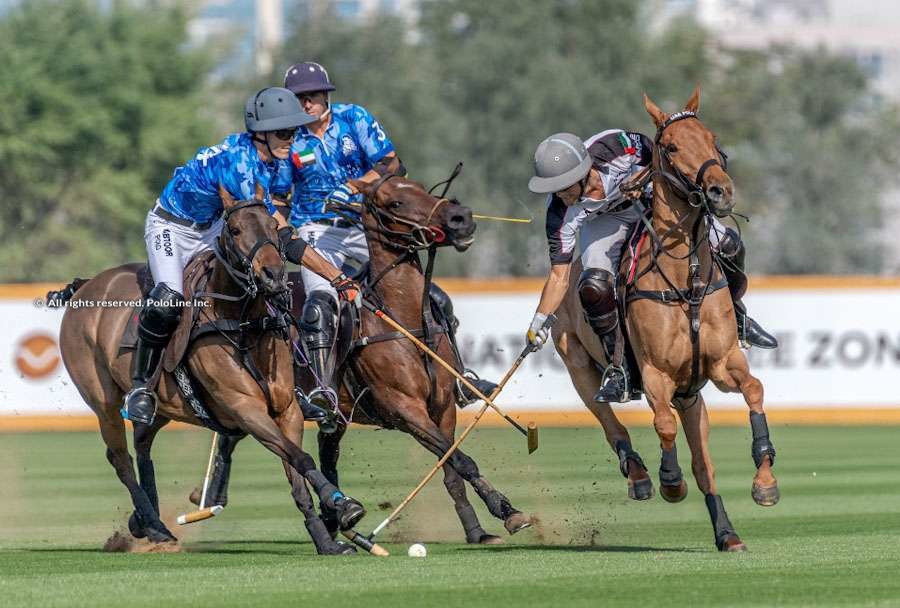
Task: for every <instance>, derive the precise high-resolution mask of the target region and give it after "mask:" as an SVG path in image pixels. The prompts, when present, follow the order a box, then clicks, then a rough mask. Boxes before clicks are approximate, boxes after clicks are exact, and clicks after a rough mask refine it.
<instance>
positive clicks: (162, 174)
mask: <svg viewBox="0 0 900 608" xmlns="http://www.w3.org/2000/svg"><path fill="white" fill-rule="evenodd" d="M97 5H98V3H97V2H90V1H88V0H71V1H56V0H37V1H33V2H27V3H22V4H21V5H20V6H19V7H17V8H14V9H13V10H11V11H10V12H9V13H7V14H6V15H5V16H4V18H3V20H2V21H0V56H2V57H4V61H3V62H2V63H0V105H2V107H3V109H4V110H3V113H2V115H0V166H2V167H3V169H2V171H0V200H2V201H3V204H2V207H0V238H2V239H3V242H4V247H3V250H2V253H0V280H26V281H27V280H59V279H67V278H71V277H72V276H73V275H75V274H81V275H90V274H91V273H94V272H97V271H99V270H101V269H102V268H104V267H108V266H112V265H116V264H120V263H123V262H126V261H130V260H135V259H142V258H144V257H145V253H144V245H143V240H142V239H141V234H142V232H143V229H142V227H143V218H144V216H145V215H146V213H147V210H148V209H149V208H150V206H151V205H152V203H153V200H154V199H155V197H156V196H157V195H158V193H159V191H160V190H161V189H162V187H163V186H164V185H165V183H166V181H167V180H168V178H169V177H170V176H171V173H172V169H173V167H174V166H175V165H176V164H177V163H179V162H182V161H183V160H184V159H185V158H187V157H188V156H189V155H190V154H191V153H192V152H193V151H194V150H195V149H196V148H197V147H198V146H199V145H201V144H203V143H206V142H207V140H208V138H209V133H210V129H209V125H208V124H207V123H206V122H205V121H204V120H203V119H202V117H201V114H200V112H201V110H202V105H203V104H202V102H201V99H200V97H199V93H200V86H201V85H202V82H203V77H204V75H205V74H206V72H207V70H208V66H209V60H208V58H207V57H206V56H205V55H204V54H203V53H201V52H198V51H195V50H186V48H185V43H186V40H187V37H186V28H185V25H186V18H185V15H184V14H183V13H182V12H180V11H177V10H173V9H168V8H161V7H157V6H153V5H151V6H146V7H140V6H138V5H133V4H131V3H129V2H115V3H113V4H112V6H111V7H109V9H108V10H101V9H99V8H98V6H97Z"/></svg>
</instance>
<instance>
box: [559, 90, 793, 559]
mask: <svg viewBox="0 0 900 608" xmlns="http://www.w3.org/2000/svg"><path fill="white" fill-rule="evenodd" d="M699 105H700V88H699V86H698V87H697V88H696V89H695V90H694V92H693V94H692V95H691V98H690V100H689V101H688V103H687V104H686V105H685V107H684V110H682V111H681V112H677V113H675V114H672V115H668V114H666V113H665V112H663V111H662V110H660V109H659V107H658V106H657V105H656V104H654V103H653V101H651V100H650V98H649V97H647V96H646V95H644V107H645V109H646V110H647V112H648V114H650V116H651V118H652V119H653V121H654V123H655V125H656V127H657V133H656V138H655V142H654V150H653V165H652V170H651V171H650V172H649V173H647V179H652V182H653V202H652V219H651V220H650V228H649V229H648V233H649V236H650V238H649V240H648V245H649V247H644V248H642V249H641V250H640V251H639V254H638V257H637V260H636V263H635V264H636V265H635V276H636V279H635V280H634V282H633V283H632V284H629V285H628V287H627V288H626V289H622V287H623V286H624V285H625V283H626V281H625V276H624V274H625V273H624V271H623V270H621V269H620V274H619V282H620V290H621V291H624V292H625V293H624V294H623V295H625V301H626V304H625V306H624V311H625V318H626V327H627V331H628V337H629V340H630V344H631V347H632V348H633V351H634V356H635V360H636V362H637V367H638V370H639V371H640V376H641V378H642V382H643V386H644V392H645V394H646V396H647V400H648V402H649V404H650V407H651V409H652V410H653V414H654V417H653V426H654V428H655V430H656V432H657V435H658V436H659V438H660V445H661V448H662V458H661V460H662V462H661V465H660V470H659V480H660V494H661V496H662V497H663V498H664V499H665V500H667V501H669V502H679V501H681V500H683V499H684V498H685V496H686V494H687V484H686V483H685V481H684V478H683V475H682V472H681V468H680V466H679V465H678V459H677V453H676V448H675V437H676V433H677V423H676V419H675V415H674V414H673V413H672V409H674V410H675V411H677V412H678V415H679V417H680V418H681V422H682V426H683V428H684V431H685V435H686V437H687V440H688V445H689V446H690V449H691V458H692V470H693V474H694V478H695V480H696V482H697V486H698V487H699V489H700V491H701V492H703V494H704V496H705V501H706V506H707V509H708V511H709V514H710V519H711V521H712V525H713V529H714V534H715V543H716V546H717V548H718V549H719V550H721V551H743V550H746V546H745V545H744V543H743V542H742V541H741V539H740V537H739V536H738V535H737V533H736V532H735V531H734V527H733V526H732V524H731V522H730V521H729V519H728V515H727V513H726V512H725V507H724V504H723V502H722V498H721V496H720V495H719V494H718V493H717V489H716V481H715V474H714V467H713V463H712V459H711V457H710V454H709V445H708V440H709V420H708V415H707V410H706V405H705V403H704V401H703V397H702V395H701V394H700V389H701V388H702V386H703V385H704V384H705V383H706V381H707V380H712V382H713V384H714V385H715V386H716V387H717V388H718V389H719V390H721V391H724V392H740V393H742V394H743V396H744V400H745V401H746V403H747V405H748V407H749V409H750V423H751V429H752V432H753V445H752V450H751V453H752V456H753V460H754V464H755V465H756V474H755V476H754V479H753V483H752V486H751V495H752V497H753V499H754V501H755V502H756V503H757V504H759V505H762V506H771V505H774V504H775V503H777V502H778V499H779V492H778V485H777V481H776V479H775V477H774V475H773V473H772V465H773V464H774V457H775V449H774V446H773V445H772V443H771V441H770V440H769V432H768V426H767V423H766V419H765V413H764V411H763V386H762V383H761V382H760V381H759V380H758V379H757V378H756V377H754V376H753V375H752V374H751V373H750V371H749V365H748V363H747V358H746V356H745V355H744V353H743V352H742V351H741V348H740V344H739V342H738V336H737V329H736V322H735V315H734V307H733V303H732V299H731V295H730V293H729V291H728V290H727V289H724V287H726V286H727V282H726V281H725V279H724V275H723V273H722V270H721V268H720V267H719V265H718V264H719V262H717V260H716V259H715V256H714V254H713V251H712V248H711V244H710V242H709V238H708V236H707V235H708V231H709V224H708V218H709V216H710V214H712V215H716V216H718V217H725V216H728V215H729V214H730V213H731V211H732V209H733V207H734V198H733V197H734V184H733V182H732V180H731V178H730V176H729V175H728V174H727V172H726V171H725V168H724V166H723V165H724V157H722V156H721V152H720V150H719V148H718V145H717V143H716V139H715V136H714V135H713V133H712V132H710V131H709V130H708V129H707V128H706V127H705V126H704V125H703V123H702V122H701V121H700V119H699V118H698V117H697V112H698V110H699ZM687 176H692V177H687ZM693 176H696V177H693ZM631 262H632V255H631V252H630V251H627V250H626V252H625V255H623V259H622V268H623V269H624V268H628V267H629V265H630V264H631ZM579 265H580V262H579ZM579 273H580V267H579V268H575V269H574V271H573V272H572V274H571V276H572V277H578V276H579ZM557 316H558V317H559V322H558V323H557V324H556V326H555V327H554V328H553V339H554V343H555V345H556V348H557V351H558V352H559V354H560V356H561V357H562V359H563V362H564V363H565V364H566V367H567V368H568V369H569V373H570V376H571V378H572V381H573V383H574V384H575V387H576V389H577V390H578V393H579V395H580V396H581V397H582V399H583V400H584V401H585V403H586V404H587V405H588V407H589V408H590V409H591V410H592V412H594V414H595V416H597V418H598V419H599V420H600V422H601V423H602V424H603V426H604V429H605V430H606V433H607V438H608V440H609V442H610V445H612V446H613V449H614V450H616V451H617V452H618V453H619V455H620V463H621V464H622V465H623V469H622V470H623V473H626V474H628V475H629V481H630V483H631V481H632V480H633V479H634V477H636V476H639V474H640V469H641V468H642V466H643V464H642V463H640V465H639V464H638V463H639V460H635V459H632V460H630V461H629V459H628V458H627V457H623V447H624V448H626V449H629V450H630V442H629V440H628V435H627V431H625V429H624V427H623V426H622V425H621V424H620V423H619V421H618V420H617V419H616V417H615V414H614V413H613V412H612V410H611V408H610V407H609V405H608V404H601V403H593V400H592V395H593V394H594V393H595V392H596V390H597V389H598V388H599V386H600V382H601V376H600V374H599V372H598V371H597V367H596V364H597V362H604V361H605V355H604V351H603V349H602V348H601V345H600V342H599V340H598V339H597V337H596V336H595V335H594V333H593V331H591V329H590V327H589V326H588V325H587V323H586V321H585V320H584V319H583V315H582V314H581V306H580V304H579V300H578V295H577V291H576V285H575V281H574V279H573V280H572V281H571V282H570V285H569V291H568V293H567V295H566V299H565V300H564V302H563V304H562V306H561V307H560V310H559V311H558V312H557ZM603 365H605V363H603ZM638 459H639V457H638ZM626 464H627V465H628V468H625V466H624V465H626ZM644 475H645V476H646V472H644ZM647 497H648V498H649V496H647Z"/></svg>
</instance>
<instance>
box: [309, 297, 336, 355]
mask: <svg viewBox="0 0 900 608" xmlns="http://www.w3.org/2000/svg"><path fill="white" fill-rule="evenodd" d="M336 321H337V303H336V302H335V301H334V298H333V297H331V294H329V293H328V292H327V291H313V292H312V293H310V294H309V296H308V297H307V298H306V303H305V304H304V305H303V314H302V315H301V316H300V329H302V330H303V343H304V344H305V345H306V346H307V347H309V348H331V346H332V345H333V344H334V337H335V333H336V328H337V323H336Z"/></svg>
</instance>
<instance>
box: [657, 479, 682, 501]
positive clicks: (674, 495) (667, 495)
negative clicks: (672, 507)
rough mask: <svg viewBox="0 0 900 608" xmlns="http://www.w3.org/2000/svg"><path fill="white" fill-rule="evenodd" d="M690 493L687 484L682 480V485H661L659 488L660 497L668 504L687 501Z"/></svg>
mask: <svg viewBox="0 0 900 608" xmlns="http://www.w3.org/2000/svg"><path fill="white" fill-rule="evenodd" d="M687 493H688V486H687V483H685V481H684V480H683V479H682V480H681V484H679V485H677V486H667V485H663V484H660V486H659V495H660V496H662V497H663V500H665V501H666V502H673V503H674V502H681V501H682V500H684V499H685V497H686V496H687Z"/></svg>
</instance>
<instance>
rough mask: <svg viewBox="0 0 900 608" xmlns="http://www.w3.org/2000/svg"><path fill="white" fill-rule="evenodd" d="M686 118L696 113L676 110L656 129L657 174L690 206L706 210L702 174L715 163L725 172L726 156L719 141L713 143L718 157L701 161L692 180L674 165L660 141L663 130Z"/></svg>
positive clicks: (726, 170)
mask: <svg viewBox="0 0 900 608" xmlns="http://www.w3.org/2000/svg"><path fill="white" fill-rule="evenodd" d="M687 118H694V119H697V113H696V112H691V111H690V110H683V111H681V112H676V113H675V114H672V115H671V116H669V117H668V118H666V120H665V122H663V123H662V124H661V125H659V128H657V129H656V137H655V138H654V140H653V143H654V144H656V149H657V150H658V151H659V153H660V154H659V157H660V163H659V174H660V175H662V176H663V177H664V178H665V179H666V181H667V182H668V183H669V185H670V186H671V187H672V188H674V189H675V190H676V192H677V193H678V194H679V195H680V196H681V198H683V199H684V200H685V201H687V203H688V204H689V205H690V206H691V207H705V208H706V210H707V211H709V206H708V203H709V201H708V200H707V198H706V192H705V191H704V189H703V176H704V175H706V172H707V171H708V170H709V168H710V167H713V166H717V165H718V166H719V167H721V168H722V170H723V171H725V172H726V173H727V172H728V156H726V155H725V152H723V151H722V148H720V147H719V143H718V142H716V143H715V146H716V152H718V153H719V158H710V159H707V160H705V161H703V164H701V165H700V168H699V169H697V175H696V176H695V177H694V179H693V180H691V179H690V178H689V177H688V176H686V175H685V174H684V173H683V172H682V171H681V170H680V169H679V168H678V167H676V166H675V164H674V163H673V162H672V158H671V157H670V156H669V150H668V149H667V148H666V147H665V146H663V145H662V143H660V140H661V139H662V135H663V132H664V131H665V130H666V129H667V128H668V127H669V126H670V125H672V124H673V123H676V122H678V121H679V120H685V119H687ZM698 120H699V119H698ZM666 167H667V168H666Z"/></svg>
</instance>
